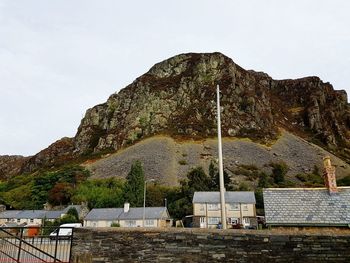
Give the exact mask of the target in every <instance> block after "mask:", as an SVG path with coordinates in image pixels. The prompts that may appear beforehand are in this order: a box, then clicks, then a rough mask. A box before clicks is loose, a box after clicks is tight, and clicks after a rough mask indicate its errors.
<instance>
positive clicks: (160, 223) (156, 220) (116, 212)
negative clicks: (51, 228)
mask: <svg viewBox="0 0 350 263" xmlns="http://www.w3.org/2000/svg"><path fill="white" fill-rule="evenodd" d="M143 211H144V210H143V207H136V208H132V207H131V208H130V205H129V203H125V204H124V208H94V209H92V210H91V211H90V212H89V214H88V215H87V216H86V217H85V220H84V226H88V227H110V226H111V225H112V224H113V223H117V224H119V225H120V227H142V226H143V225H144V226H145V227H169V226H171V225H172V219H171V218H170V216H169V212H168V209H167V208H166V207H146V208H145V221H144V224H143Z"/></svg>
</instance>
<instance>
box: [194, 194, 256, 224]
mask: <svg viewBox="0 0 350 263" xmlns="http://www.w3.org/2000/svg"><path fill="white" fill-rule="evenodd" d="M192 203H193V226H194V227H200V228H216V227H217V225H218V224H219V222H220V221H221V208H220V192H195V193H194V196H193V201H192ZM225 203H226V219H227V226H228V228H232V227H238V226H239V225H243V227H245V228H248V227H255V226H256V224H257V223H256V209H255V203H256V201H255V195H254V192H251V191H232V192H231V191H229V192H225Z"/></svg>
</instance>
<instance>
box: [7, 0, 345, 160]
mask: <svg viewBox="0 0 350 263" xmlns="http://www.w3.org/2000/svg"><path fill="white" fill-rule="evenodd" d="M349 12H350V1H348V0H343V1H341V0H329V1H324V0H290V1H281V0H274V1H268V0H265V1H261V0H256V1H249V0H241V1H237V0H227V1H223V0H221V1H220V0H216V1H214V0H212V1H206V0H177V1H170V0H169V1H165V0H159V1H155V0H154V1H153V0H147V1H132V0H128V1H116V0H96V1H88V0H60V1H58V0H57V1H53V0H52V1H47V0H22V1H20V0H0V155H5V154H11V155H13V154H21V155H33V154H35V153H37V152H38V151H40V150H42V149H44V148H45V147H47V146H48V145H50V144H51V143H53V142H54V141H56V140H57V139H60V138H62V137H64V136H69V137H72V136H74V134H75V133H76V130H77V128H78V126H79V123H80V120H81V118H82V117H83V115H84V113H85V111H86V109H88V108H90V107H92V106H94V105H96V104H99V103H102V102H105V101H106V100H107V98H108V97H109V95H111V94H112V93H114V92H116V91H118V90H120V89H121V88H123V87H125V86H126V85H127V84H129V83H131V82H132V81H133V80H134V79H135V78H136V77H138V76H140V75H141V74H143V73H145V72H146V71H148V69H149V68H150V67H151V66H153V65H154V64H155V63H157V62H160V61H162V60H164V59H166V58H169V57H171V56H173V55H176V54H179V53H185V52H214V51H219V52H222V53H224V54H225V55H227V56H229V57H231V58H232V59H233V60H234V61H235V62H236V63H237V64H239V65H241V66H242V67H244V68H246V69H254V70H257V71H264V72H266V73H268V74H269V75H270V76H271V77H273V78H275V79H283V78H298V77H304V76H309V75H317V76H319V77H320V78H321V79H322V80H323V81H325V82H327V81H328V82H331V83H332V84H333V86H334V88H335V89H345V90H347V92H348V94H349V93H350V15H349Z"/></svg>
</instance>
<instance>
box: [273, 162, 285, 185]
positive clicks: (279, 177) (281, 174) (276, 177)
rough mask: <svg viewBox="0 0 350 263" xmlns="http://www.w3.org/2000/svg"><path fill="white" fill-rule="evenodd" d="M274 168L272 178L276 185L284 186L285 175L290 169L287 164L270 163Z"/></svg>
mask: <svg viewBox="0 0 350 263" xmlns="http://www.w3.org/2000/svg"><path fill="white" fill-rule="evenodd" d="M270 166H271V167H272V178H273V181H274V183H275V184H278V185H279V184H283V183H284V180H285V175H286V174H287V172H288V170H289V168H288V166H287V164H286V163H285V162H282V161H281V162H279V163H270Z"/></svg>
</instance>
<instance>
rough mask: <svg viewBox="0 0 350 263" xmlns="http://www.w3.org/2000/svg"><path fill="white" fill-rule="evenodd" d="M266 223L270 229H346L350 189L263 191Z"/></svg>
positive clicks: (349, 210)
mask: <svg viewBox="0 0 350 263" xmlns="http://www.w3.org/2000/svg"><path fill="white" fill-rule="evenodd" d="M263 196H264V206H265V219H266V223H267V224H269V225H348V224H350V187H338V193H336V194H329V192H328V189H326V188H284V189H283V188H280V189H278V188H268V189H264V191H263Z"/></svg>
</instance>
